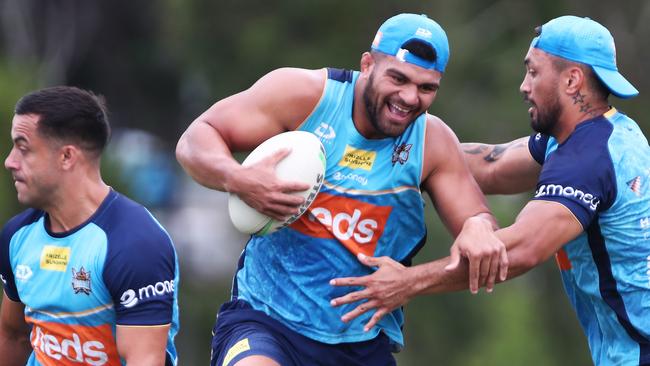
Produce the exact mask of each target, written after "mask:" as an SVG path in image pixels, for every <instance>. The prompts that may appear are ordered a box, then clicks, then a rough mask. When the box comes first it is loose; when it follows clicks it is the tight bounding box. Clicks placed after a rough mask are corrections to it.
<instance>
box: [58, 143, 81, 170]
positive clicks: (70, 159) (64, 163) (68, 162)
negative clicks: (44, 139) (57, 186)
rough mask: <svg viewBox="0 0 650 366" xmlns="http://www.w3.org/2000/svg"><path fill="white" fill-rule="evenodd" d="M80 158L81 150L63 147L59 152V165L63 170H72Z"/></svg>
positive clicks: (67, 146) (70, 146)
mask: <svg viewBox="0 0 650 366" xmlns="http://www.w3.org/2000/svg"><path fill="white" fill-rule="evenodd" d="M80 158H81V150H80V149H79V148H78V147H77V146H75V145H63V146H61V149H60V150H59V164H60V166H61V168H62V169H63V170H70V169H72V168H73V167H74V166H75V164H77V162H78V161H79V159H80Z"/></svg>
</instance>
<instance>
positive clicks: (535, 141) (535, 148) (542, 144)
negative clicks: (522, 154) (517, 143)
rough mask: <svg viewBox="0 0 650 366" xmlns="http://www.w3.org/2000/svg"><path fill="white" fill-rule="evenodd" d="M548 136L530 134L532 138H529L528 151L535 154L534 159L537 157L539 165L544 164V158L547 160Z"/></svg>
mask: <svg viewBox="0 0 650 366" xmlns="http://www.w3.org/2000/svg"><path fill="white" fill-rule="evenodd" d="M548 138H549V137H548V135H542V134H541V133H534V134H532V135H530V138H529V139H528V151H530V155H532V156H533V159H535V161H536V162H537V163H539V165H544V160H546V148H547V147H548Z"/></svg>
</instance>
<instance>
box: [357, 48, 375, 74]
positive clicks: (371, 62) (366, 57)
mask: <svg viewBox="0 0 650 366" xmlns="http://www.w3.org/2000/svg"><path fill="white" fill-rule="evenodd" d="M374 66H375V59H374V57H372V55H371V54H370V52H364V53H363V55H361V64H360V68H359V70H360V71H361V75H362V76H365V77H366V78H367V77H368V76H369V75H370V74H371V73H372V69H373V68H374Z"/></svg>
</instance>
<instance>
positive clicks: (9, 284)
mask: <svg viewBox="0 0 650 366" xmlns="http://www.w3.org/2000/svg"><path fill="white" fill-rule="evenodd" d="M11 226H12V225H11V222H9V223H7V225H6V226H5V227H3V228H2V232H0V280H2V286H3V287H4V291H5V294H7V297H8V298H10V299H11V300H13V301H20V297H19V296H18V290H17V289H16V282H15V280H14V273H13V271H12V269H11V259H10V257H9V249H10V248H9V245H10V244H11V237H12V236H13V234H14V230H12V227H11Z"/></svg>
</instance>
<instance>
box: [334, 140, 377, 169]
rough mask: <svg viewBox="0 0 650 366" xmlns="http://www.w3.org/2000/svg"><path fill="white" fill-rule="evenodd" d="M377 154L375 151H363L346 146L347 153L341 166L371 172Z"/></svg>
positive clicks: (342, 159) (344, 154)
mask: <svg viewBox="0 0 650 366" xmlns="http://www.w3.org/2000/svg"><path fill="white" fill-rule="evenodd" d="M376 157H377V153H376V152H375V151H369V150H361V149H357V148H355V147H352V146H350V145H347V146H345V152H344V153H343V157H342V158H341V161H339V166H345V167H348V168H350V169H364V170H371V169H372V165H373V164H374V163H375V158H376Z"/></svg>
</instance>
